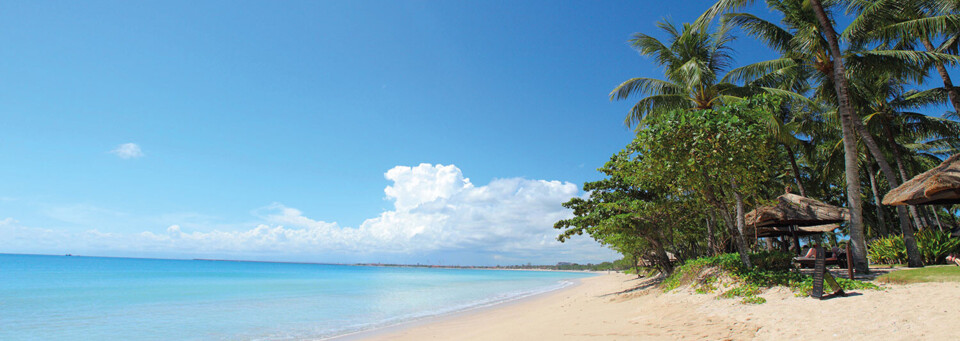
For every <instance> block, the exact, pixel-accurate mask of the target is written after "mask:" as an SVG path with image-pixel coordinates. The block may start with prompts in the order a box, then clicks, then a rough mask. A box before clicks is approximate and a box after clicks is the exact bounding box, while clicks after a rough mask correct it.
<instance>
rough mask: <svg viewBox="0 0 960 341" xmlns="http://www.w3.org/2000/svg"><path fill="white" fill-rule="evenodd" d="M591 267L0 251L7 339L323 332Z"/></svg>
mask: <svg viewBox="0 0 960 341" xmlns="http://www.w3.org/2000/svg"><path fill="white" fill-rule="evenodd" d="M586 276H590V275H589V274H582V273H565V272H541V271H492V270H469V269H427V268H396V267H366V266H347V265H321V264H289V263H258V262H218V261H200V260H161V259H133V258H98V257H64V256H37V255H3V254H0V340H108V339H111V340H120V339H122V340H173V339H176V340H236V339H243V340H287V339H305V338H306V339H318V338H326V337H332V336H336V335H341V334H346V333H350V332H355V331H359V330H365V329H370V328H375V327H379V326H384V325H389V324H394V323H398V322H403V321H407V320H412V319H416V318H421V317H426V316H433V315H439V314H444V313H449V312H453V311H459V310H464V309H469V308H472V307H478V306H484V305H489V304H494V303H497V302H503V301H509V300H512V299H516V298H519V297H524V296H529V295H532V294H536V293H540V292H545V291H549V290H554V289H558V288H560V287H563V286H565V285H569V284H571V282H570V280H571V279H576V278H582V277H586Z"/></svg>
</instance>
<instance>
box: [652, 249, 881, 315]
mask: <svg viewBox="0 0 960 341" xmlns="http://www.w3.org/2000/svg"><path fill="white" fill-rule="evenodd" d="M750 259H751V261H753V262H754V264H756V266H754V267H753V268H750V269H748V268H746V267H744V266H743V264H742V263H741V262H740V258H739V256H738V255H737V254H734V253H727V254H722V255H719V256H715V257H703V258H697V259H693V260H689V261H687V262H686V263H684V264H683V265H681V266H679V267H677V269H676V270H675V271H674V272H673V274H672V275H670V276H668V277H667V278H666V279H664V281H663V283H661V288H663V290H664V291H671V290H673V289H676V288H678V287H680V286H683V285H686V284H690V283H694V282H696V283H694V285H695V286H694V290H695V291H696V292H697V293H701V294H705V293H711V292H713V291H715V290H716V286H715V285H714V283H715V282H716V281H717V278H718V276H720V274H712V275H708V276H704V277H702V278H700V279H698V277H699V276H701V274H702V273H704V272H705V271H706V270H707V269H711V268H714V269H717V270H719V271H720V272H721V273H722V274H724V275H727V276H729V277H730V278H732V279H734V280H735V281H737V286H735V287H733V288H731V289H729V290H727V291H725V292H723V293H722V294H720V295H719V296H718V298H735V297H742V298H743V300H742V301H741V303H743V304H760V303H763V302H766V300H765V299H763V298H762V297H758V296H756V295H758V294H760V293H761V292H762V291H763V290H762V289H763V288H767V287H772V286H785V287H789V288H791V289H792V290H793V291H795V292H797V295H798V296H802V295H806V294H808V293H809V292H810V290H812V289H813V278H812V277H810V276H807V275H804V274H800V273H797V272H795V271H791V268H790V265H789V262H790V259H791V255H790V254H787V253H782V252H778V251H772V252H766V251H765V252H759V253H751V254H750ZM784 264H787V265H786V266H785V265H784ZM837 282H838V283H839V284H840V286H841V287H843V289H844V290H867V289H869V290H879V289H880V287H878V286H876V285H875V284H873V283H870V282H861V281H857V280H849V279H845V278H837Z"/></svg>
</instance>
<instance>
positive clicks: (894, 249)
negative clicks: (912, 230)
mask: <svg viewBox="0 0 960 341" xmlns="http://www.w3.org/2000/svg"><path fill="white" fill-rule="evenodd" d="M867 256H869V257H870V260H871V261H873V262H874V263H877V264H900V263H903V262H905V261H906V259H907V247H906V245H905V244H904V243H903V236H900V235H892V236H888V237H882V238H877V239H876V240H874V241H873V242H871V243H870V245H869V247H867Z"/></svg>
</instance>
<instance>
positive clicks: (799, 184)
mask: <svg viewBox="0 0 960 341" xmlns="http://www.w3.org/2000/svg"><path fill="white" fill-rule="evenodd" d="M783 147H784V148H786V149H787V154H790V167H792V168H793V181H795V182H796V183H797V190H799V191H800V196H801V197H806V196H807V191H806V190H805V189H804V188H803V183H802V182H800V167H798V166H797V156H796V154H794V153H793V148H790V146H788V145H787V144H786V143H784V144H783Z"/></svg>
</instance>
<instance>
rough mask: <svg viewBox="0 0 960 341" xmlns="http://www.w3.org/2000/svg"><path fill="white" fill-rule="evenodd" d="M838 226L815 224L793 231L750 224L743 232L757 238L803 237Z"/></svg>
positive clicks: (788, 228)
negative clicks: (757, 226) (756, 226)
mask: <svg viewBox="0 0 960 341" xmlns="http://www.w3.org/2000/svg"><path fill="white" fill-rule="evenodd" d="M838 228H840V225H838V224H826V225H816V226H799V227H797V228H795V229H794V230H793V231H791V230H790V227H786V226H782V227H760V228H754V227H752V226H747V227H746V228H745V229H744V232H743V233H744V234H746V235H748V236H756V237H757V238H764V237H780V236H797V237H805V236H809V235H814V234H821V233H824V232H831V231H833V230H836V229H838Z"/></svg>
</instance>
